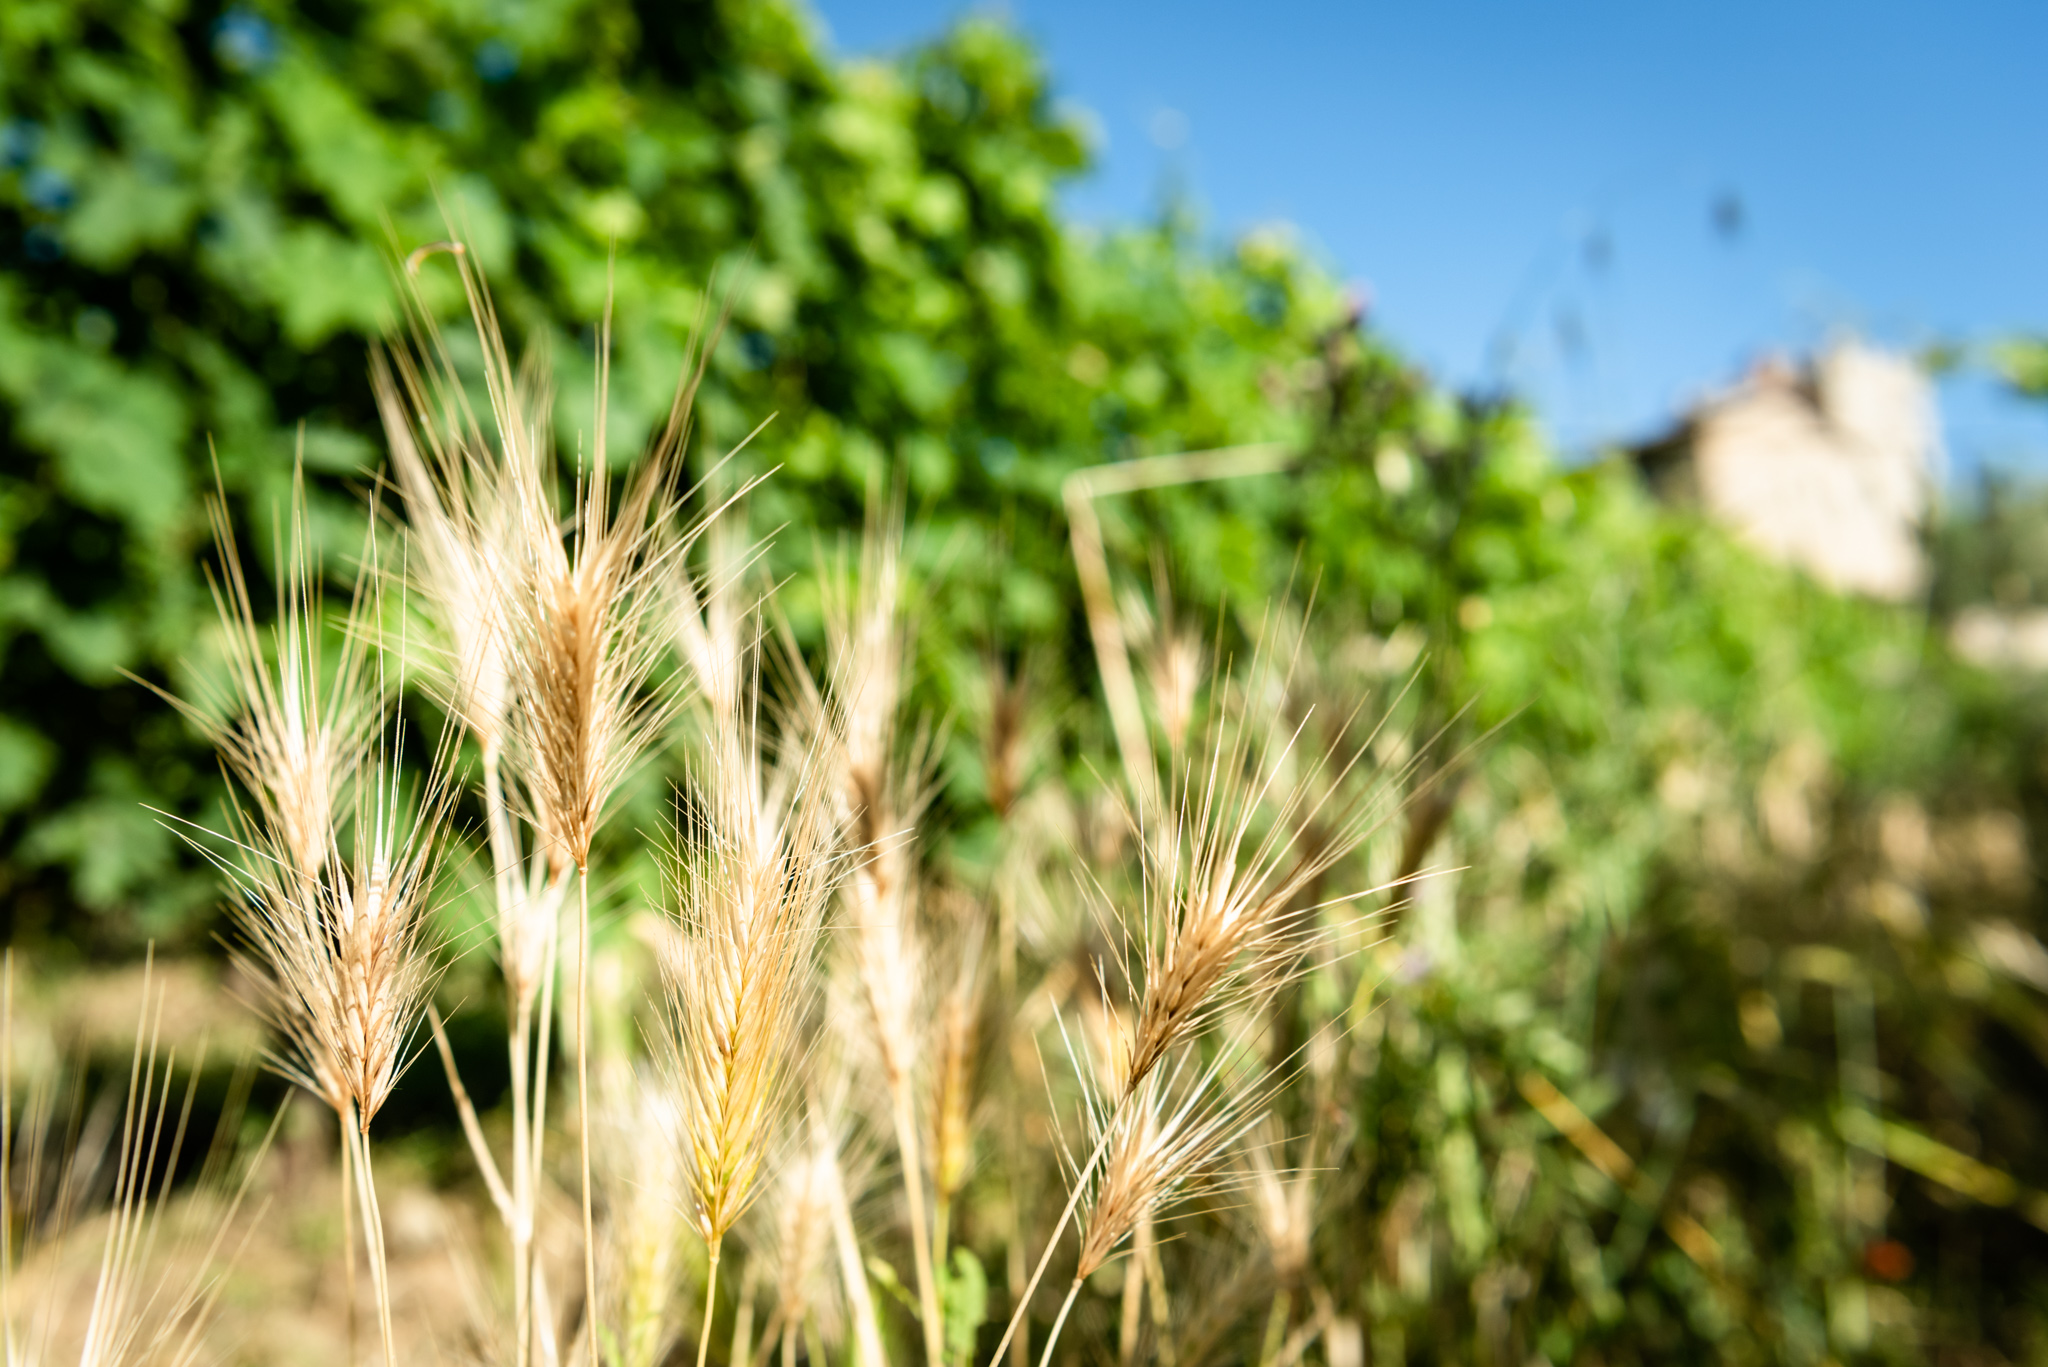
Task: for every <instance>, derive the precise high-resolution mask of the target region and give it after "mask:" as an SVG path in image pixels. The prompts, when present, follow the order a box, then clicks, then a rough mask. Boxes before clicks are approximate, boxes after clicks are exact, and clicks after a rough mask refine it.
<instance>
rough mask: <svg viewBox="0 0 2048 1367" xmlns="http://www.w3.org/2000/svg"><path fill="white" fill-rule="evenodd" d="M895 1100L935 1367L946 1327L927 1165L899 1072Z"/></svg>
mask: <svg viewBox="0 0 2048 1367" xmlns="http://www.w3.org/2000/svg"><path fill="white" fill-rule="evenodd" d="M889 1082H890V1086H889V1090H890V1092H891V1094H892V1095H893V1098H894V1100H895V1103H896V1105H895V1111H896V1148H897V1150H898V1152H899V1154H900V1155H901V1157H902V1160H903V1199H904V1200H905V1202H907V1203H908V1204H909V1207H910V1259H911V1263H912V1264H913V1266H914V1267H915V1268H916V1270H917V1303H918V1311H919V1318H920V1319H922V1320H923V1322H924V1324H923V1327H924V1351H925V1360H926V1361H927V1362H929V1363H930V1364H931V1367H943V1363H944V1362H945V1353H946V1349H945V1334H944V1324H943V1322H942V1321H941V1318H940V1315H939V1291H938V1286H937V1284H936V1282H935V1281H934V1280H933V1278H932V1246H931V1229H930V1227H929V1226H928V1225H927V1224H926V1223H925V1208H924V1164H923V1159H922V1157H921V1155H920V1153H919V1149H918V1137H917V1112H916V1110H915V1105H916V1101H915V1098H914V1097H913V1096H912V1095H911V1079H910V1075H909V1074H908V1073H907V1072H903V1071H900V1070H899V1071H898V1072H897V1073H896V1074H895V1075H894V1076H892V1077H891V1078H890V1079H889Z"/></svg>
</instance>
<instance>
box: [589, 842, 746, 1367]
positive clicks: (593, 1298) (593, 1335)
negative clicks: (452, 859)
mask: <svg viewBox="0 0 2048 1367" xmlns="http://www.w3.org/2000/svg"><path fill="white" fill-rule="evenodd" d="M576 903H577V916H576V937H577V946H576V1147H577V1149H578V1151H579V1155H578V1156H579V1157H580V1158H581V1160H582V1164H583V1304H584V1312H583V1313H584V1318H585V1319H586V1320H587V1321H588V1322H589V1324H590V1351H591V1354H592V1356H593V1359H594V1358H595V1355H596V1353H597V1234H596V1226H595V1224H594V1222H593V1221H592V1219H591V1213H590V866H589V865H588V864H587V863H585V864H581V865H579V866H578V867H577V870H576ZM716 1266H717V1265H716V1264H715V1263H714V1264H713V1270H714V1272H715V1271H716ZM698 1358H699V1367H702V1358H703V1354H702V1352H701V1351H700V1352H699V1354H698Z"/></svg>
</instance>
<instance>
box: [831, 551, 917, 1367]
mask: <svg viewBox="0 0 2048 1367" xmlns="http://www.w3.org/2000/svg"><path fill="white" fill-rule="evenodd" d="M901 539H902V532H901V527H900V523H899V521H898V519H897V518H896V517H895V516H894V515H893V514H890V515H883V516H878V517H871V519H870V526H869V528H868V532H867V535H866V536H865V537H864V538H863V541H862V550H861V566H860V573H859V575H858V578H857V581H856V582H854V583H852V584H849V583H848V582H847V578H848V576H846V575H844V574H841V575H840V576H839V577H838V583H837V593H836V596H835V598H834V599H833V600H831V601H830V602H829V604H828V610H827V619H826V620H827V634H828V638H829V648H830V652H831V656H832V659H833V662H834V668H835V672H836V674H837V676H838V678H839V687H838V690H837V693H838V696H837V699H836V701H837V706H836V708H835V710H834V712H833V720H834V722H835V724H836V729H837V733H838V743H839V758H840V767H841V773H842V784H843V788H844V803H845V817H844V821H845V827H846V840H847V844H848V845H849V846H850V847H851V848H852V849H853V850H854V851H855V852H856V854H857V856H858V857H859V861H860V862H859V863H858V864H857V866H856V867H855V868H854V869H853V871H852V872H851V874H850V875H849V876H848V878H847V881H846V902H847V911H848V920H849V921H850V923H851V929H852V932H853V937H852V938H853V944H852V952H853V960H854V965H855V969H856V971H857V976H858V979H859V982H860V985H861V990H862V995H863V998H864V1000H865V1001H866V1004H867V1008H868V1020H869V1026H870V1028H871V1030H872V1032H873V1035H874V1040H875V1046H876V1052H877V1055H878V1056H879V1058H880V1061H881V1065H882V1072H883V1080H884V1083H885V1085H886V1087H887V1089H888V1095H889V1101H890V1115H891V1119H892V1121H893V1124H894V1129H895V1135H896V1146H897V1152H898V1155H899V1157H900V1158H901V1160H902V1161H901V1165H900V1166H901V1169H902V1176H903V1196H904V1203H905V1206H906V1207H907V1213H908V1215H909V1221H910V1249H911V1262H912V1265H913V1268H914V1270H915V1273H916V1279H917V1297H918V1310H919V1314H918V1318H919V1320H920V1328H921V1329H922V1331H923V1336H924V1347H925V1355H926V1361H927V1362H928V1363H930V1364H931V1367H940V1364H941V1363H943V1361H944V1357H945V1323H944V1318H943V1313H942V1311H941V1309H940V1305H939V1293H938V1279H937V1276H936V1273H935V1269H934V1260H933V1231H932V1227H931V1224H930V1216H929V1213H928V1208H927V1205H926V1201H925V1189H924V1184H925V1169H924V1163H923V1160H922V1157H921V1155H920V1149H921V1147H922V1145H921V1136H920V1133H919V1129H920V1122H919V1110H920V1107H919V1105H918V1099H917V1076H918V1067H919V1063H920V1053H921V1045H922V1042H923V1035H924V1031H923V1030H922V1029H921V1028H920V1027H919V1025H918V1010H919V1005H920V1004H919V1001H918V993H919V988H920V986H921V985H922V983H923V980H924V976H925V963H924V951H923V947H922V946H921V944H920V943H919V936H918V927H917V858H916V849H915V845H914V842H913V839H912V835H913V833H914V828H915V824H916V821H917V818H918V816H919V815H920V814H921V812H922V810H923V808H924V806H925V804H926V802H927V801H928V800H929V795H930V794H929V784H928V770H929V765H928V763H927V762H926V758H925V756H926V745H927V744H928V742H927V741H926V740H925V738H923V737H920V738H919V739H918V740H916V741H914V742H913V743H912V744H911V745H910V746H909V747H908V753H907V754H906V753H904V751H905V747H903V746H901V745H900V744H899V743H898V728H897V719H898V713H899V711H900V710H901V707H902V703H903V698H902V689H903V675H904V672H905V667H906V663H907V656H908V651H909V646H910V643H909V638H908V635H907V633H906V631H905V630H904V623H903V616H902V610H901V600H902V592H903V581H902V567H901V559H900V554H901V552H900V542H901Z"/></svg>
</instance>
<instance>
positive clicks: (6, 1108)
mask: <svg viewBox="0 0 2048 1367" xmlns="http://www.w3.org/2000/svg"><path fill="white" fill-rule="evenodd" d="M13 1191H14V951H13V950H12V949H10V950H8V951H7V954H6V985H5V987H4V989H0V1351H4V1352H5V1353H6V1355H7V1357H6V1360H7V1361H8V1362H9V1363H13V1362H16V1361H18V1360H19V1359H18V1358H17V1357H16V1356H15V1352H14V1316H13V1314H12V1313H11V1308H12V1306H13V1304H14V1298H13V1292H12V1289H11V1288H12V1285H13V1277H14V1203H13ZM349 1367H355V1364H354V1363H353V1362H351V1363H350V1364H349Z"/></svg>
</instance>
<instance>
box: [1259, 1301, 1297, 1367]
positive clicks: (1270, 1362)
mask: <svg viewBox="0 0 2048 1367" xmlns="http://www.w3.org/2000/svg"><path fill="white" fill-rule="evenodd" d="M1292 1318H1294V1292H1293V1291H1291V1290H1283V1291H1281V1293H1280V1294H1279V1296H1278V1297H1276V1298H1275V1299H1274V1301H1273V1309H1272V1312H1271V1313H1270V1314H1268V1315H1267V1316H1266V1339H1265V1343H1264V1344H1263V1345H1262V1346H1261V1347H1260V1349H1259V1367H1274V1363H1275V1360H1276V1359H1277V1358H1278V1357H1279V1356H1280V1349H1281V1346H1282V1345H1283V1344H1285V1343H1286V1341H1287V1321H1289V1320H1290V1319H1292Z"/></svg>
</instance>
